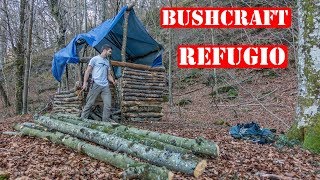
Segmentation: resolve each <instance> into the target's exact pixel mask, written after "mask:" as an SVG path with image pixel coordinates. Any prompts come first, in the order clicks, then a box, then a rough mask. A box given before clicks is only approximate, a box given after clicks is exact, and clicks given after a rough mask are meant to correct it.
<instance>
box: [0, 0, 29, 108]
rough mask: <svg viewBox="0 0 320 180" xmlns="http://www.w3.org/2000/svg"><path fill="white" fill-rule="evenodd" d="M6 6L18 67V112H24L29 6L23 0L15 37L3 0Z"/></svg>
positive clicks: (7, 14) (16, 74) (8, 26)
mask: <svg viewBox="0 0 320 180" xmlns="http://www.w3.org/2000/svg"><path fill="white" fill-rule="evenodd" d="M3 6H4V10H5V11H4V13H5V16H6V20H7V28H8V31H9V35H10V39H11V46H12V49H13V52H14V55H15V67H16V73H15V76H16V93H15V96H16V101H15V105H16V114H21V113H22V99H23V98H22V93H23V75H24V59H25V54H24V53H25V52H24V40H25V38H24V33H25V15H26V12H25V9H26V6H27V1H26V0H21V1H20V4H19V24H18V30H17V34H16V36H15V37H13V34H12V33H11V31H12V28H11V27H12V24H11V23H10V22H11V21H10V18H9V10H8V4H7V0H3ZM14 39H15V40H14ZM15 42H16V44H15Z"/></svg>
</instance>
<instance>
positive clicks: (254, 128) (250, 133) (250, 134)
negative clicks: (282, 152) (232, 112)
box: [229, 122, 275, 144]
mask: <svg viewBox="0 0 320 180" xmlns="http://www.w3.org/2000/svg"><path fill="white" fill-rule="evenodd" d="M229 133H230V135H231V136H232V137H234V138H236V139H247V140H251V141H252V142H257V143H259V144H267V143H272V142H274V138H275V136H274V134H273V133H272V132H271V131H270V130H269V129H266V128H260V126H259V124H257V123H255V122H251V123H247V124H237V125H236V126H232V127H231V128H230V131H229Z"/></svg>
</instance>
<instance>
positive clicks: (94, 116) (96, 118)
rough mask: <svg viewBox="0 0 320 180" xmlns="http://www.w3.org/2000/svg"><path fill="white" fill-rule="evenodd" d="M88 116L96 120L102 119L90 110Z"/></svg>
mask: <svg viewBox="0 0 320 180" xmlns="http://www.w3.org/2000/svg"><path fill="white" fill-rule="evenodd" d="M90 116H91V117H92V118H93V119H94V120H96V121H101V120H102V118H101V117H100V116H98V115H96V114H95V113H94V112H91V113H90Z"/></svg>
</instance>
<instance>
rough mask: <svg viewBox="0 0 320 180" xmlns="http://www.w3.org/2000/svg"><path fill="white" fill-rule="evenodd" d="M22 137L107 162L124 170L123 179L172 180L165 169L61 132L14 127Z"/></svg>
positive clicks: (22, 126)
mask: <svg viewBox="0 0 320 180" xmlns="http://www.w3.org/2000/svg"><path fill="white" fill-rule="evenodd" d="M14 128H15V129H16V130H18V131H20V132H21V133H22V134H24V135H28V136H35V137H39V138H43V139H48V140H50V141H52V142H54V143H57V144H63V145H65V146H67V147H69V148H71V149H74V150H77V151H80V152H82V153H84V154H86V155H88V156H90V157H92V158H95V159H98V160H101V161H104V162H107V163H108V164H111V165H113V166H115V167H117V168H120V169H124V170H125V173H124V177H126V176H125V175H126V174H128V175H129V174H131V175H134V176H136V177H139V178H141V179H150V178H151V179H159V180H160V179H163V180H166V179H172V177H173V174H172V173H171V172H170V171H168V170H167V169H166V168H160V167H157V166H153V165H150V164H147V163H141V162H139V161H136V160H133V159H131V158H129V157H128V156H126V155H125V154H119V153H114V152H111V151H108V150H105V149H103V148H100V147H98V146H95V145H91V144H89V143H86V142H84V141H82V140H79V139H78V138H75V137H71V136H69V135H67V134H64V133H61V132H57V131H56V132H48V131H44V130H39V129H34V128H31V127H30V124H29V125H28V126H27V127H26V126H24V125H23V124H18V125H16V126H15V127H14Z"/></svg>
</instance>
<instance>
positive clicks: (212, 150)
mask: <svg viewBox="0 0 320 180" xmlns="http://www.w3.org/2000/svg"><path fill="white" fill-rule="evenodd" d="M53 117H54V118H55V119H74V120H77V121H84V122H87V123H91V124H93V125H94V124H96V125H101V126H105V127H106V128H110V127H112V128H114V129H115V132H123V131H127V132H129V133H134V134H138V135H141V136H144V137H148V138H150V139H155V140H158V141H161V142H164V143H168V144H171V145H174V146H178V147H182V148H185V149H189V150H191V151H192V152H193V153H195V154H200V155H209V156H214V157H217V156H218V155H219V147H218V145H217V144H215V143H214V142H211V141H209V140H206V139H204V138H198V139H188V138H182V137H177V136H172V135H169V134H162V133H158V132H153V131H148V130H142V129H138V128H134V127H129V126H124V125H120V124H111V123H108V122H99V121H92V120H89V119H81V118H77V117H74V116H69V115H64V114H58V115H54V116H53Z"/></svg>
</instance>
